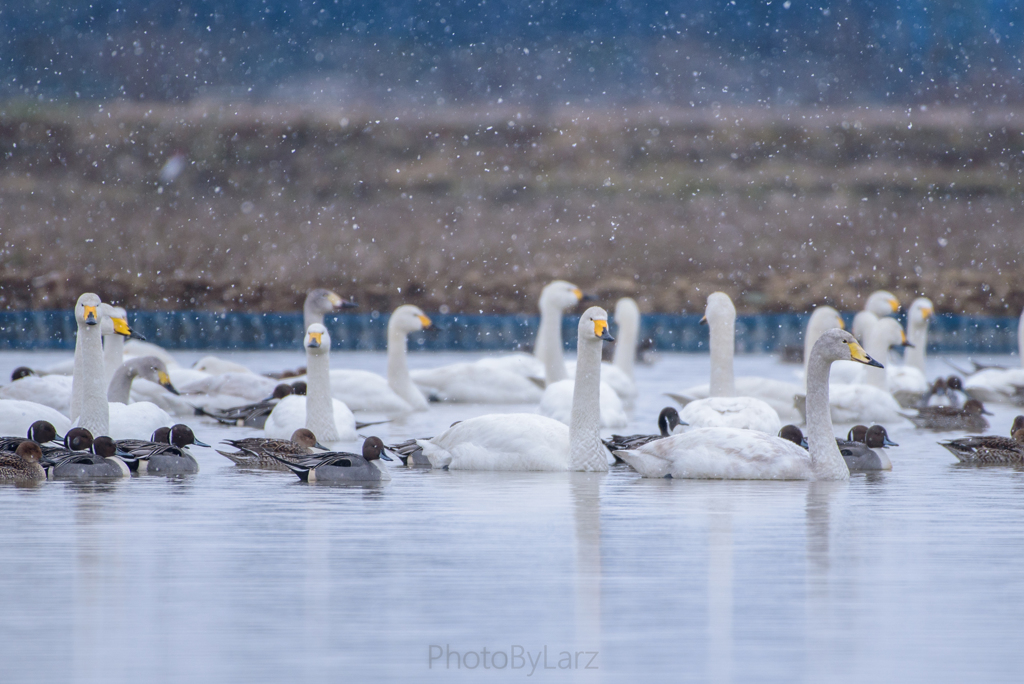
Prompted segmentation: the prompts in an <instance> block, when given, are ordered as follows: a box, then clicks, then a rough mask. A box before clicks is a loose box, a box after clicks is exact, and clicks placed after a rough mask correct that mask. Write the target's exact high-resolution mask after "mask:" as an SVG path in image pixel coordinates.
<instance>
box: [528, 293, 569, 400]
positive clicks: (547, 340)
mask: <svg viewBox="0 0 1024 684" xmlns="http://www.w3.org/2000/svg"><path fill="white" fill-rule="evenodd" d="M534 354H536V355H537V358H539V359H540V360H541V361H542V362H543V363H544V381H545V382H546V383H547V384H548V385H550V384H551V383H553V382H558V381H559V380H565V379H566V378H568V377H569V373H568V372H567V371H566V370H565V361H564V359H563V358H562V310H561V309H559V308H558V306H556V305H551V304H544V303H542V304H541V309H540V327H539V328H538V329H537V348H536V349H535V350H534Z"/></svg>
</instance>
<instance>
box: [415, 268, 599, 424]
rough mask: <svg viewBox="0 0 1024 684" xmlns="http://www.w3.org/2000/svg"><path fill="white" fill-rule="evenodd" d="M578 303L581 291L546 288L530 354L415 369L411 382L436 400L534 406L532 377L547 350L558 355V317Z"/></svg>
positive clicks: (536, 394) (537, 394)
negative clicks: (535, 338)
mask: <svg viewBox="0 0 1024 684" xmlns="http://www.w3.org/2000/svg"><path fill="white" fill-rule="evenodd" d="M582 299H583V292H582V291H581V290H580V288H578V287H576V286H575V285H573V284H572V283H569V282H566V281H564V280H555V281H553V282H551V283H548V284H547V285H546V286H545V287H544V289H543V290H542V291H541V294H540V326H539V327H538V329H537V341H536V344H535V345H534V351H533V354H532V355H530V354H525V353H520V354H506V355H502V356H498V357H492V358H486V359H480V360H479V361H475V362H467V363H456V364H451V365H448V366H441V367H440V368H429V369H421V370H415V371H412V372H411V373H410V376H411V377H412V380H413V382H415V383H416V385H417V386H419V387H420V388H422V389H423V390H424V391H425V392H427V393H428V394H430V395H432V396H434V397H436V398H438V399H439V400H441V401H451V402H459V403H474V404H535V403H537V402H538V401H540V398H541V394H542V390H541V388H540V387H539V386H538V385H537V383H536V382H534V381H532V380H530V378H531V377H534V378H541V377H544V358H545V353H546V350H547V349H552V350H555V351H556V352H557V354H558V357H559V358H561V356H562V316H563V314H564V313H565V312H566V311H567V310H568V309H570V308H572V307H574V306H576V305H577V304H579V302H580V301H581V300H582Z"/></svg>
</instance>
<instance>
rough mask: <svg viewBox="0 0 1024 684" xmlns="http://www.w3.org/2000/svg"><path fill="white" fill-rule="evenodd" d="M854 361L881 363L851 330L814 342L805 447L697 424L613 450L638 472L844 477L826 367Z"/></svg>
mask: <svg viewBox="0 0 1024 684" xmlns="http://www.w3.org/2000/svg"><path fill="white" fill-rule="evenodd" d="M841 359H845V360H854V361H858V362H860V363H864V364H867V365H871V366H876V367H877V366H881V364H880V363H878V362H877V361H875V360H874V359H872V358H871V357H870V356H868V354H867V352H865V351H864V349H863V348H862V347H861V346H860V344H859V343H858V342H857V340H856V339H855V338H854V337H853V335H851V334H850V333H848V332H846V331H844V330H838V329H833V330H829V331H827V332H826V333H824V334H823V335H822V336H821V337H820V338H819V339H818V341H817V342H816V343H815V344H814V349H813V350H812V353H811V361H810V364H809V366H808V376H807V428H808V434H807V441H808V446H809V449H807V450H805V449H803V448H802V447H800V446H798V445H796V444H794V443H793V442H790V441H788V440H786V439H783V438H781V437H777V436H775V435H766V434H764V433H762V432H756V431H753V430H741V429H736V428H698V429H691V430H688V431H687V432H683V433H681V434H675V435H672V436H670V437H666V438H664V439H659V440H657V441H654V442H650V443H649V444H645V445H644V446H641V447H639V448H638V449H631V450H621V451H616V452H615V455H616V456H618V457H619V458H621V459H622V460H623V461H625V462H626V463H628V464H629V465H630V466H632V467H633V469H634V470H636V471H637V472H638V473H640V475H642V476H643V477H667V476H671V477H674V478H696V479H732V480H845V479H848V478H849V477H850V470H849V468H848V467H847V466H846V462H845V461H844V460H843V457H842V454H840V452H839V447H838V446H837V444H836V438H835V433H834V431H833V428H832V417H831V415H830V412H829V382H828V375H829V367H830V366H831V364H832V362H833V361H838V360H841Z"/></svg>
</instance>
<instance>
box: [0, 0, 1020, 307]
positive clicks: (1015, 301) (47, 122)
mask: <svg viewBox="0 0 1024 684" xmlns="http://www.w3.org/2000/svg"><path fill="white" fill-rule="evenodd" d="M0 25H2V27H3V36H4V39H3V41H2V42H0V152H2V156H0V164H2V167H0V178H2V181H0V253H2V259H0V263H2V265H0V307H3V308H8V309H28V308H35V309H47V308H64V307H69V306H71V304H73V302H74V300H75V298H76V297H77V296H78V294H79V293H80V292H82V291H85V290H96V291H102V294H103V297H104V299H105V300H112V301H120V302H122V303H125V304H126V305H127V306H129V307H132V308H136V309H150V310H154V309H155V310H163V309H210V310H252V311H280V310H289V309H295V308H298V306H299V305H300V304H301V301H302V298H303V296H304V293H305V291H306V290H307V289H308V288H310V287H313V286H327V287H331V288H334V289H336V290H337V291H338V292H339V293H341V294H343V295H345V296H351V297H354V298H356V299H357V300H359V301H360V302H361V303H363V304H364V306H368V307H370V308H372V309H380V310H387V309H390V308H391V307H393V306H394V305H396V304H399V303H403V302H411V303H416V304H419V305H420V306H422V307H424V308H425V309H427V310H432V311H436V310H439V309H440V310H451V311H468V312H472V313H477V312H482V313H501V312H518V311H527V312H530V311H532V310H533V309H534V306H535V305H534V302H535V301H536V295H537V293H538V292H539V290H540V288H541V287H542V286H543V284H544V283H545V282H546V281H547V280H549V279H550V278H554V277H561V278H566V279H570V280H573V281H575V282H578V283H579V284H580V285H582V286H584V287H585V288H587V289H589V290H592V291H595V292H597V293H598V294H600V295H602V296H606V297H617V296H621V295H627V294H628V295H632V296H634V297H636V298H637V299H638V300H639V301H640V303H641V306H642V308H643V309H644V311H660V312H678V311H681V310H685V311H697V310H700V309H702V308H703V304H704V300H705V297H706V294H707V292H708V291H709V289H721V290H725V291H726V292H728V293H729V294H730V295H731V296H732V297H733V298H734V300H735V301H736V303H737V306H738V307H739V308H740V310H741V311H744V312H753V311H775V312H786V311H805V310H807V309H808V308H809V307H810V306H811V305H813V304H818V303H822V302H827V303H831V304H833V305H836V306H839V307H840V308H842V309H854V308H859V306H860V303H861V300H860V298H861V297H862V296H866V294H867V293H868V292H870V291H871V290H873V289H876V288H880V287H881V288H886V289H889V290H891V291H893V292H894V293H896V294H897V295H898V296H899V297H900V298H901V299H903V300H905V301H910V300H911V299H912V297H913V295H915V294H918V293H921V294H926V295H928V296H930V297H931V298H932V299H933V301H935V303H936V305H937V306H938V308H939V309H940V310H947V311H958V312H964V313H989V314H993V315H1006V314H1011V315H1016V314H1017V313H1018V312H1019V311H1020V309H1021V307H1022V306H1024V285H1022V284H1021V283H1022V282H1024V280H1022V279H1021V277H1020V276H1021V275H1022V271H1021V267H1020V263H1019V262H1020V253H1021V244H1022V241H1024V231H1022V230H1021V229H1020V227H1019V225H1018V224H1019V216H1020V213H1021V211H1024V208H1022V207H1021V203H1020V197H1021V188H1020V180H1019V178H1020V170H1021V167H1022V163H1024V158H1022V153H1024V118H1022V117H1024V106H1022V105H1024V78H1022V72H1021V56H1022V51H1024V8H1022V7H1021V6H1018V5H1016V4H1015V3H1008V2H1002V1H1000V0H987V1H979V2H971V3H966V2H950V1H939V2H929V3H925V2H904V3H883V2H870V1H862V2H818V3H807V2H799V1H796V0H783V1H781V2H780V1H779V0H772V1H771V2H768V1H753V0H730V1H722V0H716V2H710V1H709V0H692V1H690V2H686V3H678V2H659V1H654V2H642V3H641V2H625V1H623V2H593V1H590V0H555V1H549V0H544V1H541V0H538V1H536V2H490V1H488V0H479V1H476V2H417V1H410V0H404V1H391V2H352V1H347V0H317V1H308V0H303V1H300V0H263V1H262V2H252V1H246V2H242V1H240V0H238V1H229V0H212V1H209V2H189V3H178V4H175V3H166V2H152V1H147V0H121V1H118V2H95V1H94V2H84V1H71V2H46V1H31V2H30V1H28V0H21V1H19V0H15V1H12V2H7V3H4V4H3V6H2V7H0ZM97 283H102V287H100V286H99V285H98V284H97Z"/></svg>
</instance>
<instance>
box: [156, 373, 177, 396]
mask: <svg viewBox="0 0 1024 684" xmlns="http://www.w3.org/2000/svg"><path fill="white" fill-rule="evenodd" d="M156 377H157V378H158V379H159V381H160V386H161V387H163V388H164V389H165V390H167V391H168V392H170V393H171V394H178V395H180V394H181V393H180V392H178V390H177V389H175V387H174V385H172V384H171V376H169V375H167V373H166V372H164V371H162V370H158V371H157V372H156Z"/></svg>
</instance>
